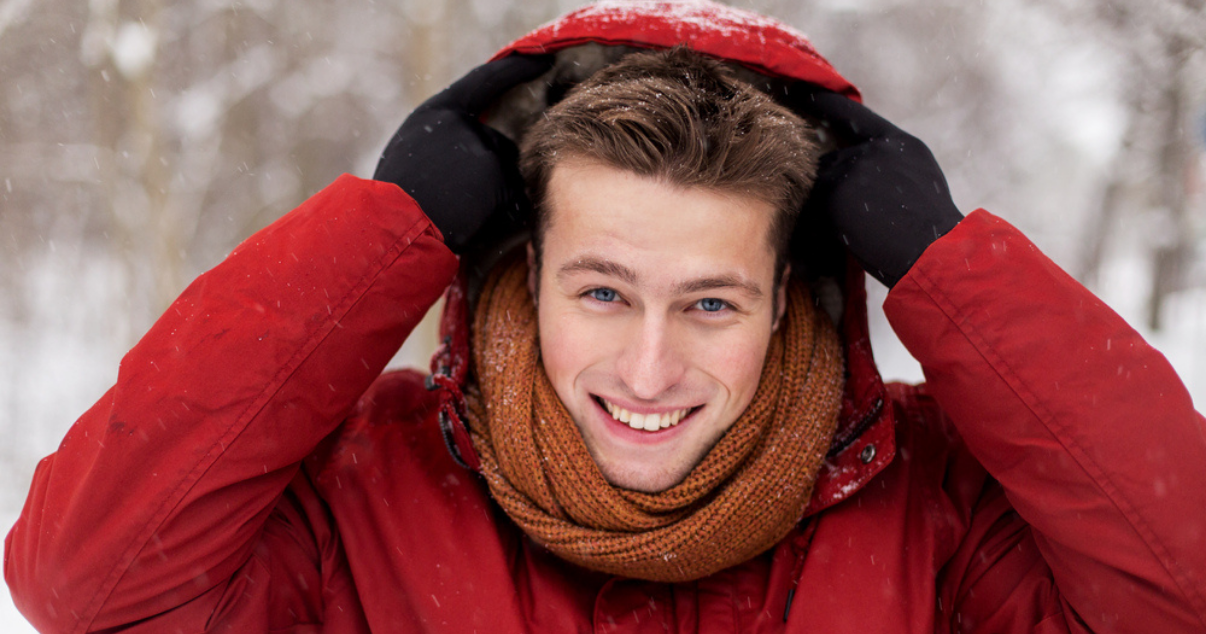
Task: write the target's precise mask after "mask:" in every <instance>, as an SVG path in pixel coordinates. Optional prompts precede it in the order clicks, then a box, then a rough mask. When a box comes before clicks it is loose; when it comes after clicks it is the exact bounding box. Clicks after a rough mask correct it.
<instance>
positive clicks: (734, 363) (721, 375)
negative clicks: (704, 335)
mask: <svg viewBox="0 0 1206 634" xmlns="http://www.w3.org/2000/svg"><path fill="white" fill-rule="evenodd" d="M769 342H770V330H769V329H766V331H765V332H762V331H761V330H759V331H757V332H747V333H736V335H735V336H733V337H731V338H729V340H727V341H724V342H716V343H715V344H714V345H712V346H708V347H707V351H706V353H705V354H704V355H703V356H702V357H697V358H699V365H700V366H701V368H704V369H706V371H707V372H708V374H710V375H712V377H713V378H714V379H715V380H716V381H717V382H718V383H720V384H721V385H723V386H724V387H725V389H726V390H727V391H728V392H729V395H730V397H731V398H732V399H734V403H733V404H734V405H740V406H741V407H742V408H744V407H745V406H746V405H748V404H749V401H750V400H752V399H753V397H754V392H755V391H756V390H757V389H758V381H759V379H760V378H761V377H762V363H763V361H765V359H766V348H767V345H768V343H769Z"/></svg>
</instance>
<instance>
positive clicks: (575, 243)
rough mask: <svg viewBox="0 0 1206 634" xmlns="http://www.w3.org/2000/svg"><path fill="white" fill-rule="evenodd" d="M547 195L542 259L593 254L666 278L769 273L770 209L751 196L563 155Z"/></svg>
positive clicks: (771, 257)
mask: <svg viewBox="0 0 1206 634" xmlns="http://www.w3.org/2000/svg"><path fill="white" fill-rule="evenodd" d="M546 202H547V204H548V209H547V212H548V214H549V217H548V218H547V227H546V229H545V232H544V235H543V243H542V251H543V253H542V260H543V261H544V263H545V264H546V265H548V264H553V262H555V261H556V262H561V263H563V264H564V263H565V261H568V260H571V259H573V258H587V257H590V258H596V259H604V260H612V261H617V262H622V263H624V264H625V266H629V267H638V268H640V267H643V268H644V269H646V271H645V272H646V275H653V276H659V277H666V278H669V277H677V278H681V277H683V276H691V275H715V274H718V273H720V274H735V275H740V276H743V277H746V278H749V279H752V280H757V281H759V282H761V281H762V279H763V278H766V279H769V278H772V277H773V275H774V271H773V268H774V260H775V258H774V252H773V249H772V247H771V240H770V236H769V232H770V230H771V225H772V221H773V218H774V213H775V210H774V208H773V206H772V205H770V204H769V203H766V202H764V201H762V200H760V199H757V198H755V197H752V196H741V195H739V194H733V193H728V192H720V191H716V190H712V189H707V188H701V187H682V186H678V185H674V184H671V183H668V182H666V181H664V180H660V179H656V178H650V177H645V176H640V175H637V174H635V173H632V172H629V171H626V170H621V169H618V168H614V167H610V166H607V165H603V164H600V163H596V162H588V161H584V160H565V161H561V162H559V163H558V164H557V165H556V166H555V167H554V168H553V171H552V173H551V175H550V178H549V184H548V190H547V198H546ZM554 266H556V265H554ZM680 281H681V280H680Z"/></svg>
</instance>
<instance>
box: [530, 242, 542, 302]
mask: <svg viewBox="0 0 1206 634" xmlns="http://www.w3.org/2000/svg"><path fill="white" fill-rule="evenodd" d="M539 291H540V271H538V270H537V269H536V247H533V246H532V241H531V240H529V241H528V293H529V294H530V295H531V296H532V303H533V304H535V303H537V300H538V299H539V297H540V292H539Z"/></svg>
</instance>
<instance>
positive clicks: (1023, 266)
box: [885, 210, 1206, 632]
mask: <svg viewBox="0 0 1206 634" xmlns="http://www.w3.org/2000/svg"><path fill="white" fill-rule="evenodd" d="M885 311H886V313H887V315H888V319H889V321H890V322H891V324H892V326H893V329H894V330H895V331H896V333H897V335H898V336H899V337H900V339H901V341H902V342H903V343H904V344H905V346H906V347H907V348H908V349H909V351H910V352H911V353H912V354H913V356H914V357H916V358H917V360H918V361H919V362H920V363H921V366H922V368H923V370H924V372H925V374H926V378H927V381H928V384H929V391H930V392H931V393H933V394H934V396H935V397H936V398H937V400H938V403H939V404H940V405H941V406H942V408H943V409H944V410H945V411H946V412H947V414H948V415H949V416H950V418H951V420H952V421H953V424H954V425H955V426H956V427H957V429H958V431H959V433H960V434H961V435H962V436H963V438H964V440H965V441H966V443H967V446H968V448H969V450H970V451H971V452H972V454H973V455H974V456H975V457H976V458H977V459H978V460H979V461H980V462H981V463H982V464H983V465H984V467H985V468H986V469H987V470H988V471H989V473H990V474H991V475H992V476H993V477H994V478H995V479H996V480H997V481H998V482H999V483H1000V489H1001V490H1002V491H1003V497H1002V496H1001V495H999V494H998V493H997V492H994V491H989V492H988V494H987V495H986V496H985V498H984V499H982V500H981V502H980V503H979V507H978V508H977V509H976V511H977V513H982V515H983V516H984V517H983V518H981V519H983V520H984V521H979V520H977V522H978V525H977V526H975V527H974V530H973V532H972V534H971V535H969V537H971V538H972V539H976V540H979V541H978V546H977V547H978V548H979V551H978V552H977V553H976V556H975V557H974V558H972V559H973V560H974V561H972V562H971V563H970V565H968V566H967V567H966V571H967V574H968V575H969V577H967V578H963V579H960V580H956V581H955V583H961V584H964V585H965V586H970V587H972V588H973V591H971V592H964V593H962V596H961V598H960V599H959V600H960V601H962V602H963V604H962V605H960V606H955V612H954V613H956V614H957V615H958V614H968V615H978V616H979V617H980V618H982V619H986V618H990V615H992V614H994V613H1000V612H1001V611H1002V610H1003V609H1005V608H1004V607H1003V606H1002V603H1005V602H1019V601H1024V602H1027V603H1028V604H1029V605H1028V606H1026V607H1025V608H1024V609H1023V610H1022V611H1026V612H1029V613H1031V614H1039V615H1042V616H1043V618H1044V619H1045V620H1043V622H1042V624H1041V625H1039V626H1037V627H1036V631H1075V632H1086V631H1091V632H1106V631H1110V632H1113V631H1119V632H1140V631H1142V632H1200V631H1202V630H1203V628H1204V627H1206V586H1204V580H1206V432H1204V427H1206V424H1204V422H1203V418H1202V416H1201V414H1199V413H1197V412H1196V411H1194V407H1193V403H1192V401H1191V399H1190V396H1189V394H1188V393H1187V391H1186V389H1185V387H1184V386H1183V385H1182V383H1181V381H1180V380H1179V379H1178V377H1177V375H1176V373H1175V372H1174V371H1173V369H1172V368H1171V366H1170V365H1169V363H1168V362H1167V361H1166V360H1165V359H1164V357H1163V356H1162V355H1160V353H1158V352H1156V351H1155V350H1154V349H1152V348H1151V347H1150V346H1149V345H1148V344H1147V343H1145V342H1144V341H1143V339H1142V338H1141V337H1140V336H1139V335H1138V334H1137V333H1136V332H1135V331H1134V330H1132V329H1131V328H1130V327H1129V326H1127V324H1126V323H1125V322H1124V321H1123V320H1122V319H1121V318H1120V317H1119V316H1118V315H1116V314H1115V313H1114V312H1112V311H1111V310H1110V309H1109V308H1108V307H1106V306H1105V305H1104V304H1103V303H1102V302H1101V301H1100V300H1098V299H1097V298H1096V297H1094V296H1093V295H1092V294H1091V293H1089V292H1088V291H1087V290H1086V289H1084V288H1083V287H1082V286H1080V285H1079V284H1078V283H1077V282H1075V281H1074V280H1073V279H1072V278H1071V277H1069V276H1068V275H1067V274H1066V273H1064V272H1063V271H1062V270H1060V269H1059V268H1058V267H1057V266H1056V265H1055V264H1054V263H1052V262H1051V261H1050V260H1048V259H1047V258H1046V257H1045V256H1043V255H1042V254H1041V253H1040V252H1039V251H1038V249H1037V248H1036V247H1035V246H1034V245H1033V244H1032V243H1031V242H1030V241H1029V240H1027V239H1026V238H1025V237H1024V236H1023V235H1021V233H1019V232H1018V231H1017V230H1016V229H1014V228H1013V227H1011V226H1010V225H1008V224H1007V223H1005V222H1004V221H1002V220H1000V219H999V218H996V217H995V216H992V215H991V214H989V213H987V212H984V211H982V210H981V211H977V212H975V213H973V214H971V215H969V216H968V217H967V218H966V219H964V220H963V222H961V223H960V224H959V225H958V226H957V227H956V228H955V229H954V230H953V231H952V232H950V233H949V234H948V235H946V236H944V237H943V238H942V239H940V240H938V241H937V242H935V243H934V244H933V245H931V246H930V248H929V249H928V250H927V251H926V252H925V253H924V254H923V255H922V257H921V258H920V259H919V260H918V262H917V263H916V265H915V266H914V267H913V269H912V270H911V271H910V272H909V274H908V275H906V276H905V278H904V279H902V280H901V281H900V282H899V283H898V284H897V285H896V286H895V287H894V288H893V289H892V291H891V292H890V293H889V295H888V299H887V302H886V303H885ZM1011 507H1012V508H1011ZM1015 510H1016V513H1015V512H1014V511H1015ZM1018 518H1020V519H1018ZM1028 552H1029V553H1031V554H1033V557H1031V555H1030V554H1027V553H1028ZM993 575H997V576H998V577H999V578H998V579H997V580H996V581H993V579H992V577H993ZM1041 577H1046V578H1048V580H1049V583H1043V582H1042V581H1041V580H1040V578H1041ZM1006 578H1007V582H1005V583H999V581H1001V580H1002V579H1006ZM977 584H978V585H977ZM977 587H978V588H980V589H981V590H982V591H981V592H978V593H977V592H975V591H974V590H975V588H977ZM990 588H995V589H996V590H995V591H985V590H987V589H990ZM1022 588H1029V589H1031V593H1030V596H1020V595H1021V594H1022V593H1021V592H1019V589H1022ZM1014 607H1015V608H1016V607H1017V606H1014ZM963 625H964V626H965V627H963V628H962V629H963V631H976V630H975V629H974V628H972V627H967V626H968V625H969V624H968V623H964V624H963ZM1030 625H1031V627H1034V626H1035V625H1036V624H1035V623H1031V624H1030ZM956 629H960V628H956ZM994 631H1001V630H999V629H997V630H994ZM1026 631H1029V627H1028V628H1026Z"/></svg>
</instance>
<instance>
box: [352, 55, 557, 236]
mask: <svg viewBox="0 0 1206 634" xmlns="http://www.w3.org/2000/svg"><path fill="white" fill-rule="evenodd" d="M552 65H553V57H552V56H551V55H547V56H539V57H533V56H522V55H512V56H510V57H506V58H503V59H500V60H496V61H493V62H489V63H487V64H484V65H482V66H478V67H477V68H475V69H473V70H472V71H470V72H469V74H467V75H465V76H464V77H462V78H461V79H459V80H458V81H457V82H456V83H454V84H452V85H451V86H449V87H448V88H445V89H444V90H443V91H442V92H440V93H439V94H437V95H435V96H434V97H432V98H430V99H428V100H427V101H425V102H423V103H422V104H420V105H419V107H418V108H416V109H415V111H414V112H412V113H411V114H410V116H409V117H407V118H406V121H404V122H403V123H402V127H400V128H398V131H397V132H396V133H395V134H394V136H393V138H392V139H390V141H389V144H388V145H386V146H385V151H384V152H382V154H381V160H380V162H379V163H377V171H376V172H374V173H373V179H374V180H379V181H385V182H389V183H394V184H396V185H398V186H399V187H401V188H402V189H403V190H404V191H405V192H406V193H408V194H410V195H411V197H412V198H414V199H415V201H416V202H418V203H419V206H420V207H422V209H423V211H424V213H426V214H427V217H428V218H430V219H431V221H432V222H433V223H435V226H436V227H437V228H438V229H439V230H440V232H441V233H443V234H444V243H445V244H447V245H448V247H449V248H450V249H452V250H453V251H454V252H459V251H460V249H461V248H462V247H464V246H465V244H466V243H467V242H468V241H469V239H470V238H472V237H473V235H474V234H475V233H476V232H477V231H478V229H480V228H481V226H482V224H483V223H484V222H485V221H486V219H487V218H488V217H489V216H490V214H491V213H493V212H494V211H495V210H496V209H500V208H506V207H508V206H518V205H521V204H522V203H523V201H524V193H523V192H524V188H523V179H522V178H521V177H520V175H519V165H518V162H519V151H518V150H517V149H516V147H515V144H514V143H512V142H511V140H510V139H508V138H507V137H505V136H503V135H502V134H501V133H499V132H498V131H497V130H494V129H492V128H490V127H488V126H486V125H485V124H483V123H481V122H479V121H478V117H479V116H480V115H481V113H482V112H483V111H485V109H486V108H487V107H489V106H490V104H491V103H493V102H494V100H495V99H497V98H498V96H499V95H501V94H502V93H504V92H505V91H507V90H509V89H510V88H512V87H514V86H516V85H518V84H521V83H523V82H525V81H530V80H532V79H535V78H536V77H539V76H540V75H541V74H542V73H544V72H545V71H547V70H549V69H550V68H552Z"/></svg>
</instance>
